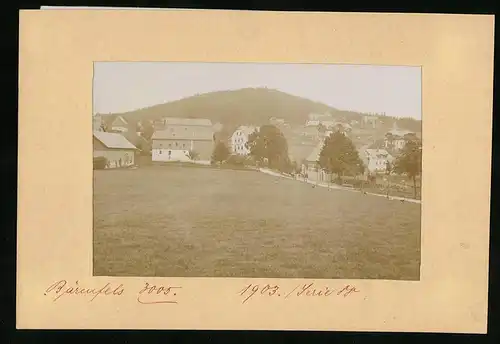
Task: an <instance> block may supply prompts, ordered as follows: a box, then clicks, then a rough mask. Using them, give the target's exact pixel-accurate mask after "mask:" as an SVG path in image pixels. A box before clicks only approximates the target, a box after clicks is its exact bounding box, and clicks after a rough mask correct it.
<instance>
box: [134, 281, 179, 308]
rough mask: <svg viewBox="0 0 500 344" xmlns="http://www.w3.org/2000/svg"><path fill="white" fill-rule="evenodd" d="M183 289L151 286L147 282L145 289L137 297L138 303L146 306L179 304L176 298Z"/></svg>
mask: <svg viewBox="0 0 500 344" xmlns="http://www.w3.org/2000/svg"><path fill="white" fill-rule="evenodd" d="M181 288H182V287H174V286H163V285H151V284H149V283H148V282H146V285H145V286H144V288H143V289H142V290H141V291H140V292H139V294H138V295H137V302H139V303H142V304H143V305H146V304H157V303H177V301H176V300H175V296H177V293H178V292H179V289H181Z"/></svg>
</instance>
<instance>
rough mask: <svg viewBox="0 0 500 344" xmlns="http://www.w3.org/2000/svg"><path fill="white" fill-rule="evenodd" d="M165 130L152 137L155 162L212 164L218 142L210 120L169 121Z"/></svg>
mask: <svg viewBox="0 0 500 344" xmlns="http://www.w3.org/2000/svg"><path fill="white" fill-rule="evenodd" d="M162 126H163V128H164V129H163V130H156V131H155V132H154V134H153V136H152V137H151V139H152V152H151V153H152V160H153V161H155V162H171V161H186V162H187V161H196V162H199V163H210V157H211V155H212V151H213V146H214V139H215V138H214V131H213V124H212V122H211V121H210V120H209V119H205V118H175V117H167V118H164V119H163V124H162ZM195 153H196V154H195ZM192 154H195V155H196V157H195V156H194V155H192Z"/></svg>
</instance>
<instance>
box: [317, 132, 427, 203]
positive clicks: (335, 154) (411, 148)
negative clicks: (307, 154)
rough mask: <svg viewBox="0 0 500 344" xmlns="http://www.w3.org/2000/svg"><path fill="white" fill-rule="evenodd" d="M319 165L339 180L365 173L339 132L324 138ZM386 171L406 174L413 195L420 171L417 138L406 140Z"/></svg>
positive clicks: (420, 164) (346, 138) (359, 159)
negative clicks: (410, 181) (411, 185)
mask: <svg viewBox="0 0 500 344" xmlns="http://www.w3.org/2000/svg"><path fill="white" fill-rule="evenodd" d="M317 163H318V165H319V167H320V168H321V169H322V170H323V171H325V172H327V173H329V174H332V173H334V174H336V175H337V178H338V179H339V180H340V181H341V180H342V176H344V175H351V176H356V175H358V174H364V173H365V165H364V163H363V161H362V160H361V158H360V156H359V153H358V151H357V150H356V147H355V146H354V144H353V143H352V141H351V139H349V138H348V137H347V136H345V135H343V134H342V133H340V132H334V133H332V134H331V135H330V136H328V137H327V138H326V139H325V143H324V145H323V148H322V149H321V152H320V154H319V160H318V162H317ZM386 173H387V174H388V175H390V174H392V173H396V174H400V175H406V176H407V177H408V178H409V179H410V180H412V182H413V189H414V196H415V197H416V196H417V195H416V193H417V186H416V182H417V178H418V177H419V176H420V175H421V173H422V145H421V143H420V141H419V140H418V139H416V138H415V139H411V140H408V141H407V142H406V144H405V146H404V147H403V149H402V151H401V153H400V154H399V155H398V156H397V157H396V159H395V161H394V162H393V163H392V164H391V163H390V162H387V166H386Z"/></svg>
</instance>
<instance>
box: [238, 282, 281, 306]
mask: <svg viewBox="0 0 500 344" xmlns="http://www.w3.org/2000/svg"><path fill="white" fill-rule="evenodd" d="M279 290H280V287H278V286H277V285H269V284H266V285H264V286H260V285H258V284H249V285H247V286H246V287H245V288H243V289H242V290H240V291H239V292H238V294H240V295H241V296H245V294H247V297H246V298H245V299H244V300H243V303H245V302H247V301H248V300H249V299H250V298H251V297H252V296H254V295H255V294H257V293H259V294H260V295H266V296H273V295H276V296H281V294H280V293H279Z"/></svg>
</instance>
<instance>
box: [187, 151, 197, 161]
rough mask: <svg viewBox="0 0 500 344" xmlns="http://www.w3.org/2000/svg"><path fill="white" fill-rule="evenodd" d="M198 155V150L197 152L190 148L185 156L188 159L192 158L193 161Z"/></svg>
mask: <svg viewBox="0 0 500 344" xmlns="http://www.w3.org/2000/svg"><path fill="white" fill-rule="evenodd" d="M199 156H200V155H199V154H198V152H197V151H195V150H193V149H191V150H190V151H189V152H188V153H187V157H188V158H189V159H190V160H193V161H195V160H197V159H198V157H199Z"/></svg>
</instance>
